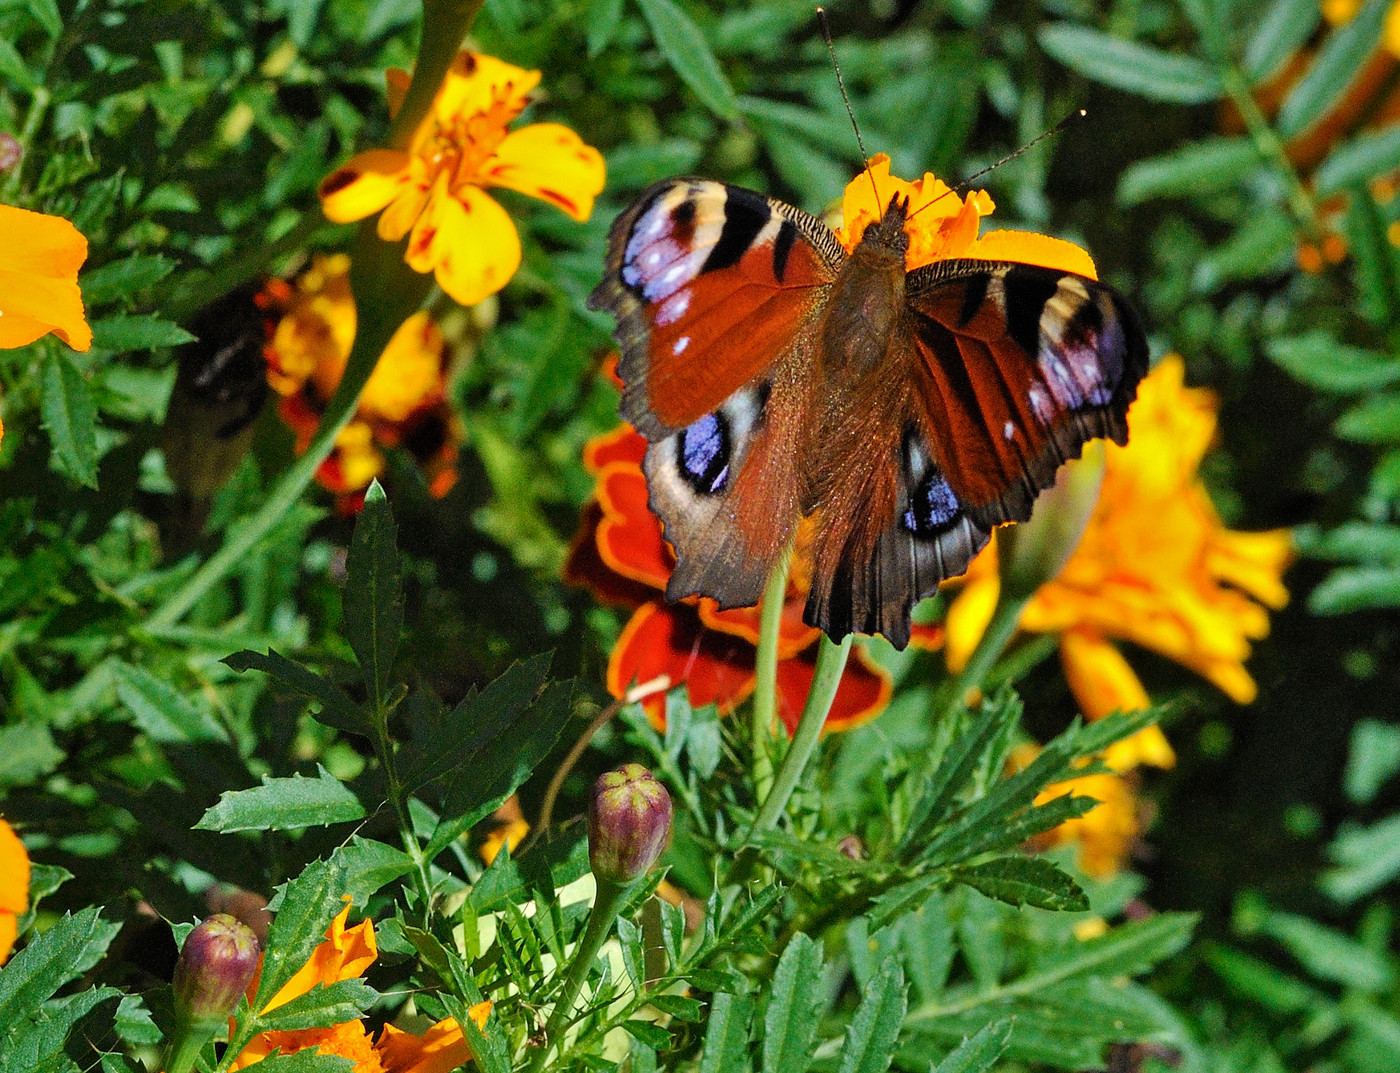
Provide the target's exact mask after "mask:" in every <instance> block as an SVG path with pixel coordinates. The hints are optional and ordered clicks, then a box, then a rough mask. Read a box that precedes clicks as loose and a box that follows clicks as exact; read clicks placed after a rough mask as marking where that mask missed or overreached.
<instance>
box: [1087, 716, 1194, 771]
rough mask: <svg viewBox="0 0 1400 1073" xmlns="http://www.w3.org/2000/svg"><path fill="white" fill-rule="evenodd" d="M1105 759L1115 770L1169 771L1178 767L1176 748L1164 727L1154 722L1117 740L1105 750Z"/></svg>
mask: <svg viewBox="0 0 1400 1073" xmlns="http://www.w3.org/2000/svg"><path fill="white" fill-rule="evenodd" d="M1103 760H1104V763H1105V764H1107V765H1108V766H1109V767H1111V768H1112V769H1113V770H1114V771H1120V772H1125V771H1131V770H1133V768H1137V767H1155V768H1161V769H1162V770H1163V771H1167V770H1170V769H1171V768H1174V767H1176V750H1175V749H1173V748H1172V746H1171V742H1169V741H1167V736H1166V735H1165V734H1163V733H1162V728H1161V727H1159V726H1157V725H1156V724H1155V723H1154V724H1153V725H1152V726H1147V727H1143V728H1142V729H1141V730H1139V731H1138V732H1137V733H1136V734H1132V735H1130V736H1129V737H1126V738H1124V739H1123V740H1122V741H1115V742H1114V743H1113V744H1112V745H1110V746H1109V747H1108V748H1107V749H1106V750H1104V754H1103Z"/></svg>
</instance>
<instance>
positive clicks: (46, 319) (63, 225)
mask: <svg viewBox="0 0 1400 1073" xmlns="http://www.w3.org/2000/svg"><path fill="white" fill-rule="evenodd" d="M85 260H87V239H85V238H83V236H82V234H80V233H79V231H78V229H77V228H76V227H74V226H73V225H72V224H70V223H69V222H68V221H67V220H65V219H63V218H62V217H61V216H46V215H45V214H44V213H42V212H30V211H29V210H28V209H17V208H14V207H13V206H11V205H0V347H6V348H8V347H17V346H24V345H25V344H26V343H32V342H34V340H35V339H38V338H39V337H40V336H42V335H46V334H48V333H49V332H53V333H54V334H55V335H56V336H58V337H59V338H60V339H62V340H63V341H64V342H65V343H67V344H68V345H69V346H71V347H72V348H73V349H74V350H86V349H87V348H88V347H90V346H92V329H91V328H89V327H88V324H87V321H86V320H84V319H83V294H82V291H80V290H79V289H78V269H79V268H80V267H82V263H83V262H84V261H85Z"/></svg>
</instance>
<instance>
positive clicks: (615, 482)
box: [597, 462, 676, 589]
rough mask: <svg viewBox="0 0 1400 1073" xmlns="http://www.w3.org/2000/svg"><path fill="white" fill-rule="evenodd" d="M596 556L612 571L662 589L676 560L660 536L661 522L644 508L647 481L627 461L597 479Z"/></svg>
mask: <svg viewBox="0 0 1400 1073" xmlns="http://www.w3.org/2000/svg"><path fill="white" fill-rule="evenodd" d="M597 495H598V505H599V506H600V507H602V508H603V520H602V522H601V523H600V524H599V526H598V555H599V557H600V558H601V559H602V560H603V562H604V563H606V564H607V565H608V567H609V568H610V569H611V570H613V571H614V572H616V573H618V574H620V575H622V576H623V577H625V578H630V579H631V580H633V581H639V582H641V583H642V584H644V585H650V586H652V587H653V588H655V589H665V588H666V583H667V582H668V581H670V580H671V571H672V570H674V569H675V565H676V557H675V554H674V553H673V552H672V551H671V546H670V545H669V544H667V543H666V540H665V538H664V537H663V536H662V535H661V523H660V522H659V521H658V520H657V518H656V515H654V514H652V512H651V509H650V508H649V507H648V506H647V496H648V492H647V482H646V478H645V477H644V476H642V471H641V470H640V469H639V468H637V467H636V466H633V465H632V464H631V463H629V462H615V463H612V464H611V465H608V466H606V467H604V469H603V472H602V473H601V474H599V476H598V491H597Z"/></svg>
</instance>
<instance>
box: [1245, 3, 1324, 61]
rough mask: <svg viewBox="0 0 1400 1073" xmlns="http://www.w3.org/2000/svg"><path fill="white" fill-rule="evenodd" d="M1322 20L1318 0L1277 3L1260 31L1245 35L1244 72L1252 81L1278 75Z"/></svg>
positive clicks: (1265, 14)
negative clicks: (1277, 72) (1279, 70)
mask: <svg viewBox="0 0 1400 1073" xmlns="http://www.w3.org/2000/svg"><path fill="white" fill-rule="evenodd" d="M1321 18H1322V9H1321V6H1320V5H1319V4H1318V3H1317V0H1274V3H1273V5H1272V6H1271V7H1270V8H1269V10H1268V11H1266V12H1265V13H1264V17H1263V18H1262V19H1261V20H1260V22H1259V26H1258V28H1257V29H1254V30H1252V31H1247V32H1246V34H1245V40H1246V41H1247V42H1248V44H1246V45H1245V50H1244V69H1245V71H1246V72H1247V73H1248V74H1249V76H1250V78H1251V79H1253V80H1256V81H1260V80H1263V79H1266V78H1268V77H1269V76H1270V75H1272V74H1274V73H1275V72H1276V71H1277V70H1278V69H1279V68H1280V67H1282V66H1283V64H1284V62H1285V61H1286V60H1287V59H1288V58H1289V57H1290V56H1292V55H1293V54H1294V53H1295V52H1297V51H1298V50H1299V49H1300V48H1302V47H1303V45H1305V44H1306V43H1307V40H1308V38H1309V37H1311V36H1312V32H1313V30H1315V29H1316V28H1317V24H1318V21H1319V20H1320V19H1321Z"/></svg>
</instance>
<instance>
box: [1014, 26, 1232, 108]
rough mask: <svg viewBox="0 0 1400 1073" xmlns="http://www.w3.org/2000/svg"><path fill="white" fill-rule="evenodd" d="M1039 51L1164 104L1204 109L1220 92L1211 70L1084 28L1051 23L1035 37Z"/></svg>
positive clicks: (1096, 78) (1189, 58)
mask: <svg viewBox="0 0 1400 1073" xmlns="http://www.w3.org/2000/svg"><path fill="white" fill-rule="evenodd" d="M1036 38H1037V39H1038V40H1039V41H1040V44H1041V47H1042V48H1044V49H1045V51H1046V52H1048V53H1050V55H1052V56H1054V57H1055V58H1056V59H1057V60H1059V61H1060V62H1061V63H1063V64H1064V65H1065V66H1066V67H1068V68H1070V69H1071V70H1073V71H1077V72H1078V73H1079V74H1082V75H1083V76H1084V77H1085V78H1091V79H1093V80H1094V81H1096V82H1102V83H1104V84H1105V85H1108V86H1113V87H1115V88H1116V89H1121V90H1124V91H1126V92H1128V93H1133V94H1136V95H1137V96H1139V97H1146V98H1148V99H1149V100H1154V101H1164V102H1166V103H1169V104H1206V103H1207V102H1209V101H1214V100H1218V99H1219V98H1220V96H1221V94H1222V93H1223V92H1224V91H1223V89H1222V88H1221V85H1220V79H1219V78H1218V77H1217V76H1216V74H1215V71H1214V70H1213V69H1212V68H1211V66H1210V65H1209V64H1207V63H1205V62H1204V61H1202V60H1198V59H1196V58H1195V57H1193V56H1178V55H1174V54H1172V53H1169V52H1161V51H1158V50H1157V49H1155V48H1149V47H1147V46H1146V45H1140V44H1138V43H1137V42H1135V41H1125V40H1124V39H1122V38H1121V37H1113V36H1111V35H1110V34H1106V33H1103V32H1102V31H1100V30H1095V29H1091V28H1090V27H1088V26H1076V25H1073V24H1070V23H1063V22H1062V23H1054V24H1051V25H1048V26H1042V27H1041V28H1040V29H1039V31H1037V33H1036Z"/></svg>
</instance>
